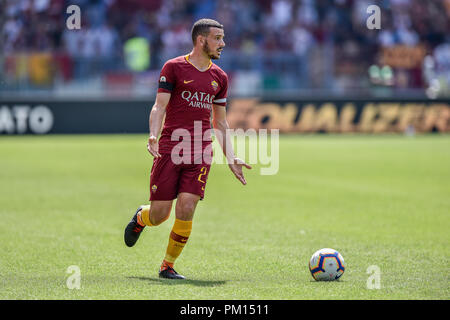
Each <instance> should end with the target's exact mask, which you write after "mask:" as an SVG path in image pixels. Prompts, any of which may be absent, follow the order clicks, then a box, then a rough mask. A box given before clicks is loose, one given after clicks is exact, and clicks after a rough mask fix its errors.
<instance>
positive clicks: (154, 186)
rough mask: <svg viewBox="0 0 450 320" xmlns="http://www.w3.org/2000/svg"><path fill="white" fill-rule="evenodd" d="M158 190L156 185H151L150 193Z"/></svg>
mask: <svg viewBox="0 0 450 320" xmlns="http://www.w3.org/2000/svg"><path fill="white" fill-rule="evenodd" d="M157 189H158V186H157V185H156V184H154V185H152V192H153V193H155V192H156V190H157Z"/></svg>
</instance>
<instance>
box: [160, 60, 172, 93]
mask: <svg viewBox="0 0 450 320" xmlns="http://www.w3.org/2000/svg"><path fill="white" fill-rule="evenodd" d="M175 83H176V78H175V72H174V64H173V63H172V62H171V61H168V62H166V63H165V64H164V66H163V67H162V69H161V73H160V74H159V84H158V92H167V93H171V92H172V90H173V89H174V88H175Z"/></svg>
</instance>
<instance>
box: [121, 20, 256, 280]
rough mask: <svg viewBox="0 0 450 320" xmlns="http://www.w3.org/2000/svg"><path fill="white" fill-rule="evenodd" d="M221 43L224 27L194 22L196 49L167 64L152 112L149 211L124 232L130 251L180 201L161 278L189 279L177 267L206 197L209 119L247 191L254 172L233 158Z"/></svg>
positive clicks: (138, 213)
mask: <svg viewBox="0 0 450 320" xmlns="http://www.w3.org/2000/svg"><path fill="white" fill-rule="evenodd" d="M223 38H224V30H223V26H222V25H221V24H220V23H218V22H217V21H215V20H212V19H201V20H198V21H197V22H195V24H194V25H193V27H192V41H193V49H192V51H191V52H190V53H189V54H187V55H185V56H180V57H177V58H174V59H171V60H168V61H167V62H166V63H165V64H164V66H163V68H162V70H161V74H160V78H159V87H158V92H157V95H156V101H155V104H154V105H153V107H152V109H151V112H150V117H149V126H150V136H149V138H148V144H147V149H148V152H149V153H150V154H151V155H152V156H153V157H154V160H153V166H152V170H151V174H150V205H141V206H140V207H139V208H138V210H137V211H136V213H135V214H134V216H133V218H132V219H131V221H130V222H129V223H128V225H127V226H126V228H125V234H124V240H125V244H126V245H127V246H129V247H132V246H133V245H134V244H135V243H136V241H137V240H138V238H139V236H140V234H141V233H142V231H143V230H144V228H145V227H154V226H157V225H159V224H161V223H162V222H164V221H165V220H167V219H168V218H169V214H170V212H171V209H172V203H173V200H175V199H177V200H176V204H175V223H174V225H173V228H172V231H171V233H170V236H169V243H168V246H167V250H166V255H165V257H164V259H163V261H162V263H161V267H160V270H159V277H161V278H168V279H184V278H185V277H184V276H182V275H180V274H178V273H177V272H176V271H175V270H174V268H173V266H174V263H175V260H176V259H177V258H178V257H179V255H180V254H181V251H182V250H183V248H184V246H185V245H186V242H187V240H188V238H189V235H190V234H191V230H192V220H193V217H194V211H195V208H196V206H197V203H198V201H199V200H201V199H203V197H204V192H205V186H206V181H207V179H208V174H209V169H210V166H211V157H212V148H211V133H210V131H211V130H210V129H211V120H210V119H211V113H212V125H213V128H214V134H215V136H216V138H217V141H218V142H219V144H220V146H221V148H222V150H223V152H224V154H225V156H226V159H227V163H228V166H229V168H230V169H231V171H232V172H233V174H234V175H235V177H236V178H237V179H238V180H239V181H240V182H241V183H242V184H243V185H245V184H246V183H247V182H246V180H245V178H244V175H243V172H242V167H246V168H247V169H251V166H249V165H248V164H246V163H245V162H244V161H242V160H241V159H239V158H237V157H236V156H235V155H234V150H233V147H232V145H231V141H230V139H229V133H228V132H227V129H229V127H228V123H227V120H226V110H225V106H226V100H227V90H228V77H227V74H226V73H225V72H224V71H223V70H222V69H221V68H219V67H218V66H217V65H215V64H214V63H212V61H211V59H219V58H220V55H221V52H222V50H223V48H224V47H225V42H224V40H223ZM163 123H164V127H163V128H162V125H163ZM161 128H162V132H161ZM160 133H161V136H160V138H159V140H158V136H159V134H160ZM180 137H181V138H182V139H180ZM180 140H181V141H180ZM180 158H181V160H182V161H180Z"/></svg>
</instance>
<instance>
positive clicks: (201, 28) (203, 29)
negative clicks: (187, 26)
mask: <svg viewBox="0 0 450 320" xmlns="http://www.w3.org/2000/svg"><path fill="white" fill-rule="evenodd" d="M211 27H212V28H219V29H223V25H221V24H220V23H219V22H217V21H216V20H213V19H200V20H198V21H196V22H195V23H194V25H193V26H192V31H191V34H192V42H193V43H194V45H195V42H196V40H197V37H198V36H199V35H202V36H205V37H207V36H208V34H209V28H211Z"/></svg>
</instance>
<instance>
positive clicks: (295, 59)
mask: <svg viewBox="0 0 450 320" xmlns="http://www.w3.org/2000/svg"><path fill="white" fill-rule="evenodd" d="M373 3H375V4H378V5H379V6H380V7H381V30H369V29H367V27H366V19H367V18H368V13H367V12H366V10H367V7H368V6H369V5H371V4H373ZM71 4H75V5H78V6H79V7H80V8H81V12H82V23H81V24H82V27H81V30H68V29H67V28H65V20H66V19H67V17H68V15H67V14H66V8H67V7H68V6H69V5H71ZM202 17H211V18H215V19H217V20H219V21H220V22H221V23H222V24H224V26H225V42H226V44H227V48H226V50H225V51H224V54H223V57H222V59H221V60H219V61H216V62H217V63H218V64H219V65H220V66H221V67H222V68H224V69H225V71H227V72H229V73H230V74H231V75H236V79H237V78H239V79H245V78H252V79H254V78H255V75H256V76H259V77H261V81H259V82H258V81H257V82H258V83H261V85H262V88H261V89H265V87H264V86H265V85H266V84H267V86H268V87H267V88H269V87H270V88H275V89H277V88H278V89H282V88H291V89H293V90H299V89H310V88H326V89H329V90H333V91H334V92H353V91H354V90H355V89H359V90H361V91H364V90H372V89H373V88H374V86H373V83H372V84H371V80H370V77H369V72H368V71H369V68H371V67H373V66H374V65H377V64H378V68H379V69H380V70H381V69H382V68H383V67H384V65H382V64H381V63H382V62H386V61H387V60H386V55H387V54H391V56H390V57H389V58H390V60H389V61H391V62H392V61H393V62H394V63H392V64H390V68H391V69H392V72H393V74H394V76H393V79H394V82H393V83H390V84H389V86H392V87H393V88H395V87H402V88H420V89H422V90H423V89H426V88H427V87H428V85H429V84H428V82H429V81H428V80H427V77H423V76H422V75H423V74H424V70H422V68H423V65H424V63H423V61H424V60H423V59H424V57H425V55H426V56H429V57H431V58H432V59H433V61H434V64H433V66H434V67H435V68H436V70H435V73H436V74H439V79H441V80H440V81H441V82H442V81H444V82H446V85H444V86H441V87H445V88H448V81H449V78H450V76H449V73H450V70H449V66H448V61H449V59H448V56H449V53H448V52H449V45H450V44H449V39H448V36H447V34H448V30H449V27H450V26H449V21H450V19H449V18H450V0H427V1H423V0H383V1H375V0H373V1H372V0H370V1H369V0H358V1H356V0H260V1H256V0H164V1H163V0H71V1H68V0H3V1H0V19H1V21H0V37H1V39H0V43H1V45H0V46H2V47H1V55H3V56H4V59H1V57H0V63H2V61H3V63H2V65H0V70H2V71H4V72H2V74H4V76H5V77H8V78H7V80H8V81H6V82H4V83H6V84H8V83H12V84H13V83H15V81H17V79H18V78H17V77H12V76H11V77H10V75H11V74H21V75H23V70H24V69H23V65H24V61H27V59H29V61H28V63H30V61H33V63H32V64H33V68H31V69H30V68H28V69H26V68H25V70H28V71H26V72H28V79H29V81H30V82H36V79H40V80H39V81H40V82H43V83H50V84H51V83H52V80H51V77H56V78H58V77H59V76H58V75H60V76H61V75H62V77H60V78H62V79H64V81H65V82H70V81H72V80H75V81H76V80H81V81H82V80H83V79H90V78H93V77H102V76H103V75H105V74H109V73H114V72H118V73H123V72H131V73H132V72H133V70H131V71H130V70H129V68H128V67H127V65H128V66H129V65H130V64H129V63H127V61H126V58H127V56H126V54H124V51H123V49H124V47H126V44H127V43H130V42H129V41H130V39H135V38H138V39H141V40H142V41H141V40H140V41H141V43H145V44H144V46H146V47H148V48H147V50H148V52H149V61H148V63H143V64H142V65H140V66H139V68H137V70H139V73H140V74H141V75H142V71H144V72H145V71H147V72H149V73H150V74H153V73H157V72H158V71H159V69H160V68H161V66H162V64H163V63H164V62H165V61H166V60H167V59H169V58H172V57H175V56H177V55H181V54H185V53H187V52H188V50H190V48H191V46H192V40H191V37H190V28H191V26H192V23H193V22H194V21H195V20H197V19H199V18H202ZM401 46H404V47H408V48H412V50H410V51H400V50H404V49H398V50H397V48H404V47H401ZM388 49H391V51H386V50H388ZM144 51H145V50H144ZM422 51H423V52H424V54H423V56H422ZM405 52H406V53H405ZM397 53H398V54H406V56H405V59H404V60H405V61H406V60H407V61H408V63H409V65H407V66H405V64H399V65H396V63H395V62H398V61H400V62H401V59H397V58H396V56H395V55H396V54H397ZM49 54H50V57H51V56H53V59H54V61H55V63H54V66H53V68H54V69H55V70H54V72H53V71H52V72H49V73H48V74H47V73H43V72H42V70H41V69H42V68H43V67H42V66H46V65H47V64H48V63H49V62H48V59H49V58H48V57H49V56H48V55H49ZM33 55H36V56H33ZM408 55H411V57H410V56H408ZM28 56H33V57H32V58H31V57H28ZM19 57H20V58H19ZM27 57H28V58H27ZM44 57H45V58H44ZM417 57H421V59H422V63H420V61H419V62H414V61H416V60H417ZM14 59H17V63H15V62H14ZM24 59H25V60H24ZM50 59H51V58H50ZM37 61H39V63H38V62H37ZM411 61H412V62H411ZM6 62H8V64H7V65H6ZM413 62H414V63H413ZM50 64H51V63H50ZM14 66H20V71H18V70H15V71H14V72H12V71H11V70H14ZM36 66H40V67H36ZM421 71H422V72H421ZM26 72H25V74H27V73H26ZM243 73H247V74H248V75H249V77H245V76H243V75H242V74H243ZM427 74H429V72H427ZM49 78H50V79H49ZM231 78H233V77H231ZM20 79H23V77H22V76H21V77H20ZM33 79H34V80H33ZM395 79H398V82H397V83H396V82H395ZM442 79H444V80H442ZM2 83H3V82H2ZM21 83H23V81H22V80H21ZM377 85H379V84H377ZM2 86H4V84H3V85H2ZM375 87H376V86H375ZM1 89H2V87H0V90H1ZM447 94H448V90H447Z"/></svg>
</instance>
